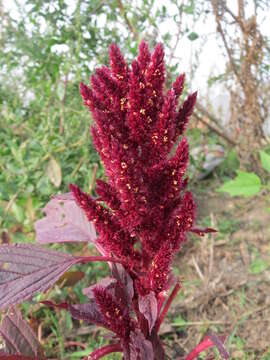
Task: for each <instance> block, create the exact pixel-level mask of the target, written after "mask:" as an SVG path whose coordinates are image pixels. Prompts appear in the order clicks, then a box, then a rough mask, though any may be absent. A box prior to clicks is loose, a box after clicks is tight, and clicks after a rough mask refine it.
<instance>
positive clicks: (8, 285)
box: [0, 244, 78, 309]
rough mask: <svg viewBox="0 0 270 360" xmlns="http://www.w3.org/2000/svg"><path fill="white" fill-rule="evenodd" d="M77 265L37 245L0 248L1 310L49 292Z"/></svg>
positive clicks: (64, 256) (61, 254) (76, 259)
mask: <svg viewBox="0 0 270 360" xmlns="http://www.w3.org/2000/svg"><path fill="white" fill-rule="evenodd" d="M76 262H78V258H75V257H73V256H72V255H69V254H65V253H61V252H58V251H53V250H49V249H45V248H42V247H41V246H37V245H26V244H17V245H14V246H11V245H2V246H0V309H3V308H5V307H7V306H10V305H14V304H17V303H19V302H22V301H23V300H26V299H29V298H31V297H32V296H33V295H34V294H36V293H37V292H44V291H46V290H48V289H49V288H50V287H51V286H52V285H53V284H54V283H55V282H56V281H57V280H58V279H59V278H60V277H61V276H62V275H63V274H64V273H65V272H66V271H67V270H68V269H69V268H70V267H71V266H72V265H73V264H75V263H76Z"/></svg>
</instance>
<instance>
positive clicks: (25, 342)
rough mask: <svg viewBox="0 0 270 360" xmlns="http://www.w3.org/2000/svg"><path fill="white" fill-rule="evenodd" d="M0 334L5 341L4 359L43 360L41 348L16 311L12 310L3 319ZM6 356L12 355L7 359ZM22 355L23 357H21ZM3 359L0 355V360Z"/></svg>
mask: <svg viewBox="0 0 270 360" xmlns="http://www.w3.org/2000/svg"><path fill="white" fill-rule="evenodd" d="M0 334H1V336H2V337H3V339H4V341H5V345H6V346H5V352H6V354H5V355H4V358H6V359H22V360H23V359H29V357H30V358H32V359H33V358H34V359H40V360H41V359H45V357H44V353H43V350H42V347H41V345H40V343H39V341H38V339H37V337H36V336H35V334H34V333H33V331H32V329H31V328H30V326H29V325H28V324H27V322H26V321H24V320H23V319H22V317H21V314H20V312H19V311H18V310H17V309H12V310H11V311H9V313H8V314H7V315H6V316H5V317H4V319H3V321H2V324H1V327H0ZM8 354H13V355H12V357H8ZM22 355H23V356H22ZM1 358H3V357H2V355H0V359H1Z"/></svg>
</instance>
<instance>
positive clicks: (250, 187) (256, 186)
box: [218, 170, 261, 197]
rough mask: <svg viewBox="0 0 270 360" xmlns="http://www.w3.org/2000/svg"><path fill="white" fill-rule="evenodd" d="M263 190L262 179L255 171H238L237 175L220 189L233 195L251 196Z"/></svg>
mask: <svg viewBox="0 0 270 360" xmlns="http://www.w3.org/2000/svg"><path fill="white" fill-rule="evenodd" d="M260 190H261V180H260V178H259V177H258V176H257V175H256V174H255V173H249V172H245V171H240V170H238V171H237V177H236V178H235V179H233V180H230V181H228V182H227V183H225V184H224V185H222V186H221V187H220V188H219V189H218V191H220V192H228V193H229V194H230V195H231V196H244V197H249V196H253V195H256V194H258V193H259V192H260Z"/></svg>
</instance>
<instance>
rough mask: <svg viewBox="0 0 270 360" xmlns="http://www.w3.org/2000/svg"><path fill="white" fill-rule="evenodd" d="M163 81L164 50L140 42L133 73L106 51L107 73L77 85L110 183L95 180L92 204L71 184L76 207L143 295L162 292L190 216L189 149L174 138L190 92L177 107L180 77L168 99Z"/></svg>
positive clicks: (113, 51) (191, 100) (189, 105)
mask: <svg viewBox="0 0 270 360" xmlns="http://www.w3.org/2000/svg"><path fill="white" fill-rule="evenodd" d="M164 82H165V66H164V51H163V48H162V45H160V44H158V45H157V46H156V48H155V50H154V52H153V53H152V54H151V53H150V51H149V49H148V46H147V44H146V43H145V42H144V41H143V42H142V43H141V44H140V46H139V56H138V58H137V59H136V60H134V61H133V62H132V65H131V69H130V68H129V67H128V65H127V63H126V62H125V60H124V58H123V56H122V54H121V53H120V51H119V49H118V47H117V46H116V45H111V47H110V68H108V67H105V66H103V67H101V68H100V69H97V70H96V73H95V75H92V77H91V87H88V86H86V85H84V84H81V95H82V98H83V100H84V104H85V105H86V106H87V107H88V108H89V109H90V111H91V113H92V115H93V119H94V125H93V126H92V128H91V130H92V135H93V140H94V144H95V147H96V149H97V151H98V153H99V155H100V157H101V159H102V161H103V163H104V168H105V172H106V175H107V177H108V181H107V182H105V181H101V180H99V181H98V183H97V189H96V191H97V194H98V198H97V199H95V200H94V199H92V198H91V197H90V196H89V195H87V194H84V193H83V192H82V191H81V190H79V189H78V188H77V187H75V186H74V185H71V191H72V192H73V194H74V195H75V198H76V200H77V202H78V204H79V205H80V206H81V207H82V208H83V209H84V211H85V213H86V215H87V217H88V219H89V220H91V221H93V222H94V223H95V226H96V229H97V231H98V233H99V243H100V244H101V245H102V246H103V248H104V249H105V250H106V252H107V253H109V254H112V255H114V256H115V257H117V258H120V259H123V260H126V261H127V262H128V264H129V265H128V266H129V268H130V269H135V270H137V271H138V273H140V274H142V275H141V277H140V278H139V279H136V280H137V283H138V289H141V290H140V291H142V289H143V288H144V292H149V291H151V290H153V291H155V292H160V291H162V290H163V289H164V288H166V286H167V281H165V279H168V278H169V276H168V275H169V268H170V263H171V259H172V256H173V254H174V253H176V252H177V251H178V250H179V247H180V245H181V243H182V242H183V241H184V240H185V236H186V232H187V231H189V230H190V229H191V228H192V227H193V222H194V213H195V203H194V200H193V198H192V195H191V193H190V192H188V191H186V185H187V178H186V176H185V171H186V168H187V164H188V144H187V140H186V138H185V137H182V138H181V139H180V142H178V139H179V137H180V136H182V135H183V132H184V130H185V128H186V125H187V123H188V120H189V117H190V115H191V113H192V111H193V108H194V104H195V101H196V93H194V94H192V95H189V96H188V98H187V100H185V101H184V102H183V104H182V106H180V107H179V106H178V100H179V97H180V95H181V94H182V91H183V88H184V75H183V74H182V75H180V76H179V77H177V79H176V81H175V82H174V83H173V85H172V88H171V89H170V90H169V91H167V93H165V92H164V90H165V89H164ZM164 259H166V260H164ZM158 279H160V280H158Z"/></svg>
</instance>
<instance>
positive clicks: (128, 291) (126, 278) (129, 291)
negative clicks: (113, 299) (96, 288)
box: [112, 263, 134, 304]
mask: <svg viewBox="0 0 270 360" xmlns="http://www.w3.org/2000/svg"><path fill="white" fill-rule="evenodd" d="M112 275H113V276H114V277H115V279H116V280H117V281H118V282H119V283H120V284H121V285H122V288H123V290H124V293H125V297H126V302H127V303H128V304H131V302H132V299H133V296H134V288H133V280H132V279H131V277H130V275H129V274H128V272H127V271H126V270H125V268H124V267H123V265H121V264H117V263H115V264H113V266H112ZM117 295H118V296H121V294H117Z"/></svg>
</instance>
